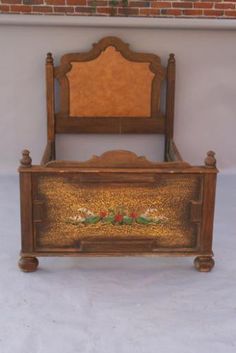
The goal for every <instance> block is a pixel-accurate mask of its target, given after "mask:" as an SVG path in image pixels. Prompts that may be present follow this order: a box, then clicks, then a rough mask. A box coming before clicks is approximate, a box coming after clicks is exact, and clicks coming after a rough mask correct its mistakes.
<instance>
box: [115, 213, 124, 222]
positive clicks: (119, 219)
mask: <svg viewBox="0 0 236 353" xmlns="http://www.w3.org/2000/svg"><path fill="white" fill-rule="evenodd" d="M115 221H116V222H122V221H123V216H122V214H116V215H115Z"/></svg>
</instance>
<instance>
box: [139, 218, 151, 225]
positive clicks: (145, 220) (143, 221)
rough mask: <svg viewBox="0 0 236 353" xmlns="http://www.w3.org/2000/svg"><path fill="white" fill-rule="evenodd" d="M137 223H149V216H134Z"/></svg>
mask: <svg viewBox="0 0 236 353" xmlns="http://www.w3.org/2000/svg"><path fill="white" fill-rule="evenodd" d="M136 222H137V223H138V224H150V222H151V220H150V219H149V218H144V217H138V218H136Z"/></svg>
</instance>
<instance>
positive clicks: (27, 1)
mask: <svg viewBox="0 0 236 353" xmlns="http://www.w3.org/2000/svg"><path fill="white" fill-rule="evenodd" d="M43 1H44V0H23V1H22V2H23V4H24V5H41V4H43Z"/></svg>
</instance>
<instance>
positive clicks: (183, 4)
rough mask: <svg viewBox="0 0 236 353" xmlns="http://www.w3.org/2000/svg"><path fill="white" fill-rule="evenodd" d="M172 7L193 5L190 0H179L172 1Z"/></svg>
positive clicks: (184, 7)
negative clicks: (185, 0) (176, 0)
mask: <svg viewBox="0 0 236 353" xmlns="http://www.w3.org/2000/svg"><path fill="white" fill-rule="evenodd" d="M172 5H173V7H178V8H183V9H186V8H191V7H192V6H193V4H192V2H190V1H189V2H184V1H179V2H173V3H172Z"/></svg>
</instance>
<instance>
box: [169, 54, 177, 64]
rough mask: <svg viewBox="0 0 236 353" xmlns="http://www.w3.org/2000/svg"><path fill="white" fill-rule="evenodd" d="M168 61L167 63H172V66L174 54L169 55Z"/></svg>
mask: <svg viewBox="0 0 236 353" xmlns="http://www.w3.org/2000/svg"><path fill="white" fill-rule="evenodd" d="M168 61H169V64H170V63H173V64H174V63H175V54H173V53H171V54H170V55H169V60H168Z"/></svg>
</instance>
